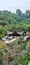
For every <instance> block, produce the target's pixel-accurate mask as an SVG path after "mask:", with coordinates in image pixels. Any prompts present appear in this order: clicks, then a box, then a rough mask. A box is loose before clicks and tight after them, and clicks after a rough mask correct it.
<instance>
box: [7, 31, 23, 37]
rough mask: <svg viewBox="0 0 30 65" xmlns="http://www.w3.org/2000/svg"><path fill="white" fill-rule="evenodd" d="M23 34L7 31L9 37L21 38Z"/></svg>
mask: <svg viewBox="0 0 30 65" xmlns="http://www.w3.org/2000/svg"><path fill="white" fill-rule="evenodd" d="M22 34H23V31H22V32H17V31H14V32H10V31H7V35H8V36H9V37H10V36H20V35H22Z"/></svg>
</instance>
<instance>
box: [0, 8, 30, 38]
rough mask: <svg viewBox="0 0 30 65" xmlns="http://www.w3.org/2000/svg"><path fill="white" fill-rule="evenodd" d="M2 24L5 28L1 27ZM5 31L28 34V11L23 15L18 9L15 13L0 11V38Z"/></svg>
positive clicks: (29, 26)
mask: <svg viewBox="0 0 30 65" xmlns="http://www.w3.org/2000/svg"><path fill="white" fill-rule="evenodd" d="M3 24H6V25H7V27H3V26H2V25H3ZM7 30H9V31H14V30H17V31H22V30H25V31H29V32H30V10H26V11H25V13H22V11H21V10H20V9H17V10H16V13H14V12H13V13H12V12H11V11H7V10H3V11H0V32H1V33H2V34H1V33H0V37H2V36H4V35H5V34H6V31H7ZM3 31H4V32H5V33H4V32H3Z"/></svg>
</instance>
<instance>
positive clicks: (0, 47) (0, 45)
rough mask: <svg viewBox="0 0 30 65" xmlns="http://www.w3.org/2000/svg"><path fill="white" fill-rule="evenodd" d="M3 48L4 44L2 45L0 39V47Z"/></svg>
mask: <svg viewBox="0 0 30 65" xmlns="http://www.w3.org/2000/svg"><path fill="white" fill-rule="evenodd" d="M3 48H4V46H3V44H2V42H1V41H0V49H3Z"/></svg>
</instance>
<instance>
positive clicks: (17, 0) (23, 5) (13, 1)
mask: <svg viewBox="0 0 30 65" xmlns="http://www.w3.org/2000/svg"><path fill="white" fill-rule="evenodd" d="M17 9H20V10H21V11H22V12H25V10H28V9H30V0H0V10H8V11H12V12H15V11H16V10H17Z"/></svg>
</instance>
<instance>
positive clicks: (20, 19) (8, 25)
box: [0, 9, 30, 65]
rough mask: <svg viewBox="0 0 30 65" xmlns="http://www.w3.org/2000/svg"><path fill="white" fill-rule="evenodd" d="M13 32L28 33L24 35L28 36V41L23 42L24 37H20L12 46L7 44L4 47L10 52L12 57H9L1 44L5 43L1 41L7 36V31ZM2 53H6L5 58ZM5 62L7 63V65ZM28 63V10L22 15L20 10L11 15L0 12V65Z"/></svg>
mask: <svg viewBox="0 0 30 65" xmlns="http://www.w3.org/2000/svg"><path fill="white" fill-rule="evenodd" d="M15 30H16V31H17V32H21V31H24V32H26V33H27V32H28V34H26V35H27V36H28V39H27V40H25V41H24V38H25V37H26V35H21V36H20V37H19V41H18V39H17V41H18V43H16V44H14V45H13V44H12V45H10V44H9V45H8V44H7V45H6V46H7V47H8V49H9V50H10V51H11V52H12V57H9V55H10V56H11V54H9V55H8V51H7V49H6V47H4V45H3V43H5V40H4V41H3V40H2V38H3V37H5V36H6V35H7V31H11V32H13V31H15ZM10 41H11V40H10ZM8 42H9V39H8ZM15 42H16V41H15ZM4 52H5V53H6V55H5V56H6V57H5V56H4V55H3V53H4ZM13 52H14V53H13ZM13 54H14V55H13ZM7 57H9V58H8V59H7ZM6 59H7V60H6ZM6 61H8V63H7V62H6ZM3 62H4V63H3ZM29 62H30V10H26V11H25V13H22V11H21V10H20V9H17V10H16V12H13V13H12V12H11V11H7V10H3V11H0V65H5V64H6V65H28V63H29Z"/></svg>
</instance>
